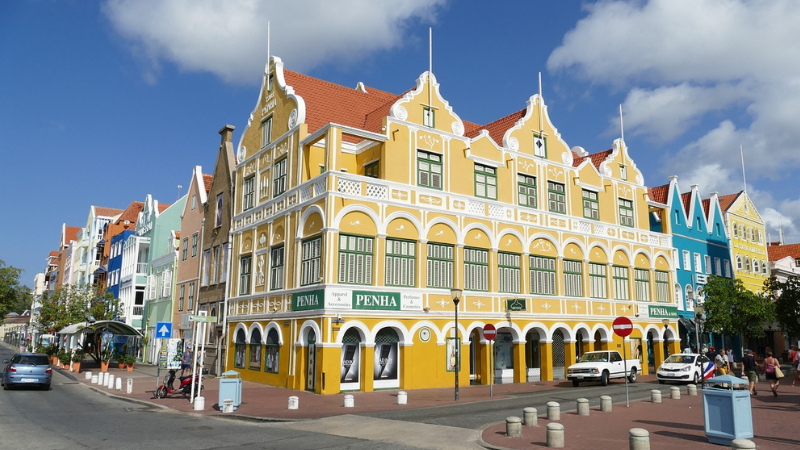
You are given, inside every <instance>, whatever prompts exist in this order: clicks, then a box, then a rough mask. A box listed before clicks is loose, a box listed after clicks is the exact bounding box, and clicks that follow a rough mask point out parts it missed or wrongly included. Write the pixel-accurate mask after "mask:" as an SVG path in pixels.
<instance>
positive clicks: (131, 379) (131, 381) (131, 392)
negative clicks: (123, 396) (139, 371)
mask: <svg viewBox="0 0 800 450" xmlns="http://www.w3.org/2000/svg"><path fill="white" fill-rule="evenodd" d="M128 394H133V378H128Z"/></svg>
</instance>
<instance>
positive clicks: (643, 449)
mask: <svg viewBox="0 0 800 450" xmlns="http://www.w3.org/2000/svg"><path fill="white" fill-rule="evenodd" d="M628 447H629V448H630V450H650V432H649V431H647V430H645V429H644V428H631V429H630V430H629V431H628Z"/></svg>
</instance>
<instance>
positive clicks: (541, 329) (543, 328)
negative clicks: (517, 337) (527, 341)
mask: <svg viewBox="0 0 800 450" xmlns="http://www.w3.org/2000/svg"><path fill="white" fill-rule="evenodd" d="M531 330H536V332H537V333H538V334H539V340H540V341H547V340H550V330H548V329H547V325H545V324H543V323H542V322H529V323H528V324H526V325H525V326H524V327H523V328H522V336H527V335H528V333H529V332H530V331H531Z"/></svg>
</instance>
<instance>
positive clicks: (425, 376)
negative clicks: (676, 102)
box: [227, 58, 679, 394]
mask: <svg viewBox="0 0 800 450" xmlns="http://www.w3.org/2000/svg"><path fill="white" fill-rule="evenodd" d="M289 79H292V80H297V83H298V84H302V85H299V86H293V85H292V84H291V83H290V82H289V81H288V80H289ZM270 80H272V81H270ZM270 86H272V88H271V89H270ZM332 86H333V85H330V84H329V83H326V82H322V81H321V80H313V79H311V80H310V79H309V77H304V78H301V77H300V76H298V75H296V74H293V73H290V72H288V71H287V72H284V70H283V65H282V63H281V62H280V59H278V58H273V59H272V60H271V61H270V64H269V65H268V70H267V74H266V75H265V81H264V86H263V87H262V90H261V93H260V96H259V101H258V104H257V105H256V108H255V109H254V111H253V113H252V115H251V118H250V122H249V123H248V127H247V129H246V130H245V132H244V134H243V136H242V140H241V142H240V144H239V151H238V165H237V175H236V205H235V215H234V227H233V230H234V231H233V242H234V244H233V249H232V259H231V261H232V262H231V268H230V270H231V277H230V279H231V282H230V283H229V288H230V291H231V292H230V299H229V302H228V306H227V313H228V314H227V317H228V327H229V333H228V336H230V341H229V345H230V347H229V348H231V349H232V350H233V351H231V352H229V358H228V361H227V369H235V370H239V371H241V373H242V377H243V378H244V379H245V380H250V381H256V382H261V383H267V384H272V385H277V386H284V387H289V388H293V389H308V390H313V391H315V392H319V393H324V394H328V393H338V392H342V391H351V390H360V391H372V390H375V389H397V388H399V389H419V388H431V387H443V386H451V385H452V384H453V383H454V377H455V374H454V370H453V369H454V366H455V353H454V352H455V351H456V344H455V343H456V341H455V340H454V339H450V338H452V337H453V336H455V334H454V333H455V329H456V327H455V306H454V302H453V298H452V294H451V288H458V289H463V293H462V296H461V299H460V303H459V304H458V327H457V329H458V336H459V337H460V339H461V346H460V355H461V364H460V365H461V370H460V371H458V373H459V382H460V383H461V384H462V385H466V384H469V383H479V384H488V383H489V381H490V377H491V376H493V377H494V381H495V382H502V383H509V382H527V381H534V380H539V379H541V380H550V379H564V378H565V373H564V372H565V367H566V366H568V365H569V364H571V362H572V361H574V359H575V358H576V356H578V355H580V354H582V353H583V352H586V351H590V350H594V349H619V350H622V349H623V345H622V340H621V339H620V338H618V337H616V336H615V335H614V334H613V332H612V330H611V322H612V321H613V320H614V318H615V317H618V316H628V317H630V318H631V319H632V320H633V322H634V325H635V331H634V333H633V335H632V337H633V338H635V339H638V340H634V341H632V342H630V343H628V344H627V346H626V347H625V350H626V351H628V350H630V351H634V352H641V354H642V355H643V359H644V361H645V364H644V367H643V368H644V371H645V372H647V370H648V368H647V366H648V365H647V364H646V361H647V356H646V355H648V353H651V354H652V357H653V359H654V360H655V361H656V363H660V361H661V360H663V358H664V355H665V352H666V351H669V352H675V351H678V347H679V339H678V337H677V331H676V325H677V324H676V321H677V307H676V303H675V299H674V295H673V290H672V289H671V288H670V286H672V285H673V284H674V280H675V276H674V268H673V267H672V262H671V261H672V259H671V257H670V254H671V240H670V237H669V236H668V235H665V234H661V233H654V232H651V231H649V220H648V212H649V209H650V208H651V207H653V206H654V204H653V203H652V202H649V199H648V198H647V188H646V187H645V186H644V181H643V179H642V175H641V173H640V172H639V171H638V169H637V168H636V165H635V163H634V162H633V161H632V160H631V158H630V156H629V155H628V150H627V148H626V146H625V144H624V142H622V141H621V140H617V141H615V142H614V144H613V148H612V149H611V150H609V151H606V152H602V154H595V155H588V154H586V153H585V152H583V151H582V150H579V149H576V150H575V151H573V150H571V149H570V147H569V146H568V145H567V144H566V143H565V142H564V141H563V140H562V139H561V137H560V135H559V133H558V131H557V130H556V128H555V127H554V126H553V125H552V123H551V122H550V120H549V117H548V116H547V107H546V106H545V105H544V104H543V102H542V99H541V98H540V97H539V96H538V95H534V96H533V97H531V98H530V99H529V100H528V103H527V107H526V108H525V109H524V110H523V111H521V112H520V113H518V114H517V115H512V116H514V117H513V118H514V120H508V121H507V125H502V124H501V123H500V122H501V121H498V122H497V123H493V124H488V125H485V126H483V127H477V126H475V125H474V124H469V123H465V122H463V121H462V120H461V118H460V117H459V116H458V115H457V114H456V113H455V112H454V111H453V110H452V108H451V107H450V106H449V104H448V103H447V101H446V100H444V99H443V98H442V97H441V95H440V93H439V84H438V83H437V82H436V80H435V77H433V76H432V75H430V74H429V73H427V72H426V73H423V74H422V75H421V76H420V78H419V79H418V80H417V84H416V88H415V89H412V90H410V91H408V92H407V93H406V94H404V95H403V96H398V97H396V98H393V99H392V100H391V101H390V102H388V103H387V104H386V105H385V106H384V107H381V108H378V109H376V110H375V111H372V110H369V111H368V112H367V113H366V114H365V120H364V121H363V123H364V124H365V125H364V126H363V127H357V126H353V125H347V123H348V122H347V118H346V117H345V116H344V112H342V117H341V119H340V120H339V119H338V118H337V117H336V113H337V111H336V110H335V108H341V109H342V111H349V112H352V110H348V108H350V106H349V105H346V104H339V105H336V106H328V107H330V108H334V111H332V112H331V111H325V112H326V113H328V115H327V116H326V115H324V114H318V113H319V111H316V110H313V109H311V108H313V106H314V105H319V103H315V100H314V99H318V98H320V97H321V96H324V95H325V94H329V95H330V96H331V98H334V97H336V96H337V95H339V94H337V92H341V91H337V89H348V88H344V87H342V86H335V87H332ZM366 92H369V89H366ZM384 94H385V93H384ZM304 95H306V98H307V99H308V100H305V99H304V97H303V96H304ZM348 95H354V94H350V93H347V94H346V95H342V96H341V98H342V99H347V98H349V97H348ZM312 96H314V97H312ZM336 98H339V97H336ZM341 101H344V100H341ZM355 107H356V106H353V108H355ZM431 111H433V113H432V114H431ZM376 115H379V116H380V117H377V118H376ZM321 116H325V119H324V120H321V123H320V117H321ZM512 116H509V117H512ZM307 122H308V123H307ZM309 123H311V124H312V125H309ZM370 123H374V126H369V124H370ZM270 127H271V136H269V137H268V138H264V137H263V135H264V130H265V129H268V128H270ZM493 136H495V137H494V138H493ZM500 136H501V137H502V139H500ZM542 137H544V140H543V141H542V139H541V138H542ZM495 139H497V140H499V141H500V142H497V141H496V140H495ZM537 144H544V148H543V149H542V147H537ZM535 148H539V149H541V150H540V151H538V152H537V151H536V150H534V149H535ZM598 155H599V156H598ZM665 319H666V322H667V324H666V325H665V324H664V322H665ZM486 324H493V325H494V326H495V327H496V328H497V330H498V338H497V340H496V342H495V343H494V344H495V345H494V346H493V348H492V349H491V350H490V347H489V345H488V344H489V343H488V342H487V341H486V340H485V339H484V338H483V334H482V328H483V326H484V325H486ZM665 326H666V328H665ZM665 340H666V341H668V343H669V349H665V348H664V345H662V343H663V342H664V341H665ZM651 347H652V348H651ZM492 352H493V353H492ZM490 355H491V357H490ZM490 360H491V362H490ZM492 365H493V366H494V367H492Z"/></svg>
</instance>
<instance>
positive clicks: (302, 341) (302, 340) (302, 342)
mask: <svg viewBox="0 0 800 450" xmlns="http://www.w3.org/2000/svg"><path fill="white" fill-rule="evenodd" d="M309 328H311V329H312V330H314V334H316V336H317V343H319V342H321V340H322V332H321V331H320V329H319V324H318V323H317V322H315V321H313V320H310V319H309V320H306V321H305V322H303V324H302V325H300V329H299V330H298V332H297V342H295V345H296V346H299V347H307V346H308V339H307V338H306V330H308V329H309Z"/></svg>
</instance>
